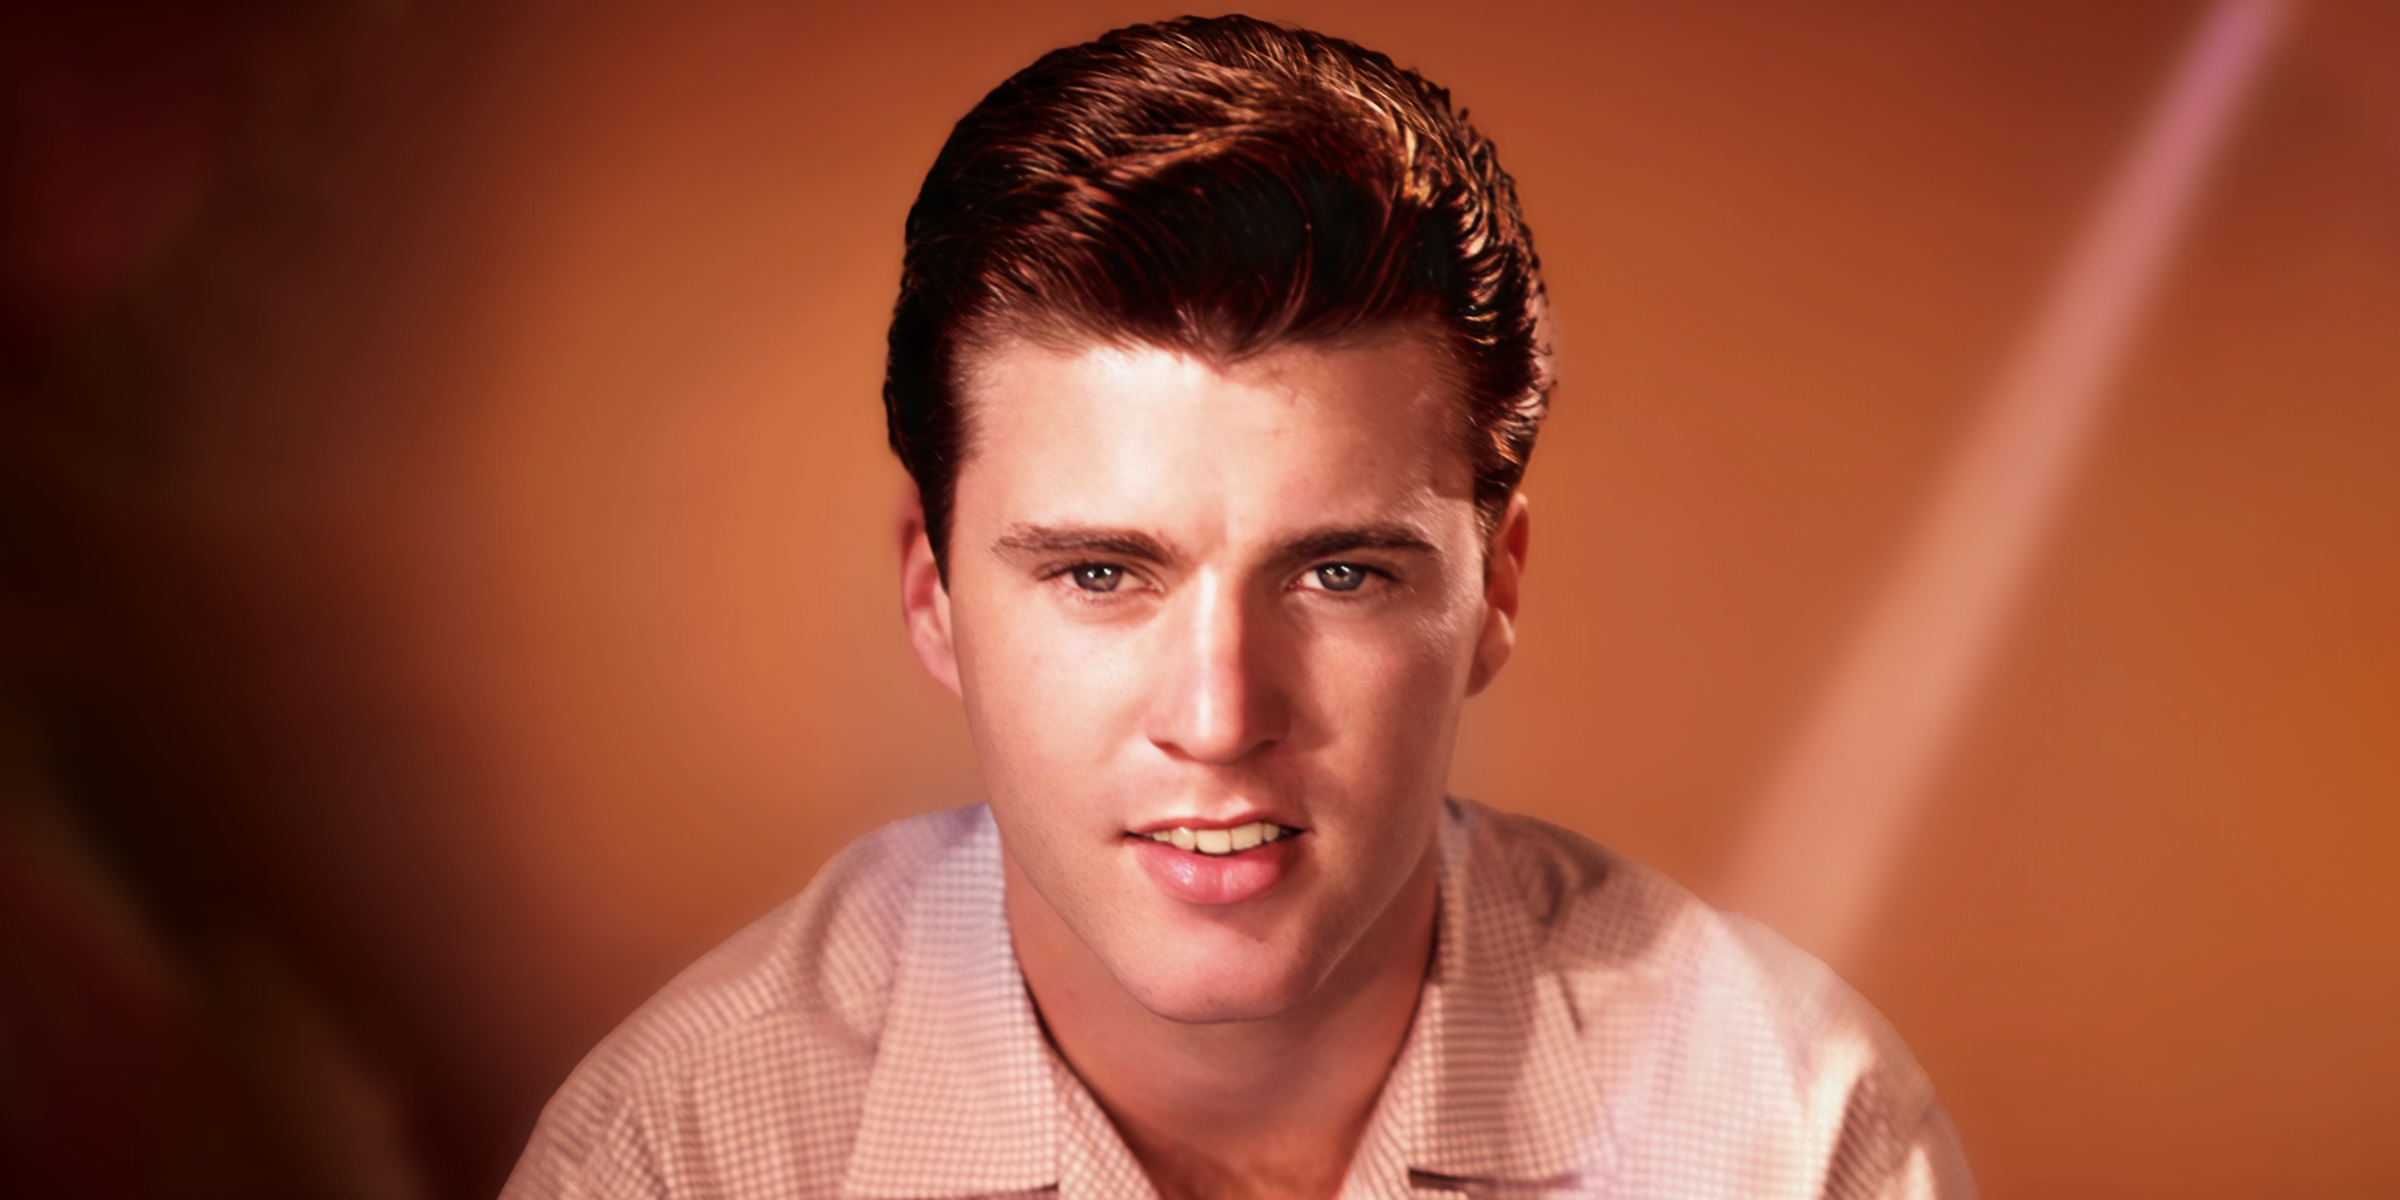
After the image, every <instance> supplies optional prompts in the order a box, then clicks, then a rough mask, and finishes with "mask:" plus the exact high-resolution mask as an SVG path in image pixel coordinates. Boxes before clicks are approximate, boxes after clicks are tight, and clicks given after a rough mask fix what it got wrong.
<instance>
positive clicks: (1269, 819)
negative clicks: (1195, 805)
mask: <svg viewBox="0 0 2400 1200" xmlns="http://www.w3.org/2000/svg"><path fill="white" fill-rule="evenodd" d="M1253 823H1256V824H1261V825H1280V826H1282V827H1284V828H1285V829H1298V828H1300V826H1298V825H1295V824H1293V823H1292V822H1290V821H1286V820H1284V819H1282V818H1281V817H1273V816H1268V815H1266V814H1263V813H1246V814H1243V815H1241V816H1236V817H1166V818H1163V819H1161V820H1157V821H1150V822H1146V823H1144V824H1140V825H1135V826H1132V827H1130V828H1128V829H1127V830H1126V831H1125V832H1127V833H1130V834H1133V835H1135V836H1137V837H1148V836H1150V835H1151V834H1154V833H1165V832H1167V831H1169V830H1174V829H1192V830H1200V829H1232V828H1235V827H1237V826H1242V825H1249V824H1253Z"/></svg>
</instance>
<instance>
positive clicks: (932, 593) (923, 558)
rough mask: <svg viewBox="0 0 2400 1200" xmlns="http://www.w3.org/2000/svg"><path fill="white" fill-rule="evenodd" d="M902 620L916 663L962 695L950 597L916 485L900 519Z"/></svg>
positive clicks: (906, 497) (902, 508) (905, 498)
mask: <svg viewBox="0 0 2400 1200" xmlns="http://www.w3.org/2000/svg"><path fill="white" fill-rule="evenodd" d="M898 524H899V530H898V532H899V541H900V619H901V620H902V621H903V622H905V623H906V624H907V626H908V640H909V643H910V644H911V645H913V646H915V647H916V651H917V661H918V662H919V663H922V664H924V667H925V673H926V674H928V675H931V676H933V679H934V682H936V683H939V684H941V685H942V686H943V687H946V688H948V689H950V694H951V695H953V696H956V695H959V694H960V692H959V686H958V651H957V647H956V644H955V643H954V642H953V640H952V638H951V636H950V592H949V589H948V588H946V587H944V586H943V583H942V572H941V565H940V563H939V562H937V561H936V560H935V558H934V556H933V543H932V541H931V540H930V539H929V538H928V537H927V536H926V532H925V506H924V504H923V502H922V501H921V500H919V498H918V496H917V489H916V487H915V486H914V485H913V484H912V485H911V486H910V487H909V489H908V494H907V495H906V496H905V497H903V498H902V500H901V504H900V519H899V522H898Z"/></svg>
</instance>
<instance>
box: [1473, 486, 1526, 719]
mask: <svg viewBox="0 0 2400 1200" xmlns="http://www.w3.org/2000/svg"><path fill="white" fill-rule="evenodd" d="M1530 514H1531V504H1530V502H1529V501H1527V500H1526V498H1525V493H1523V492H1517V493H1515V494H1513V495H1511V496H1510V497H1509V498H1508V509H1507V511H1506V512H1504V513H1503V514H1501V517H1500V523H1499V526H1498V527H1497V528H1495V529H1493V530H1492V542H1491V546H1490V547H1489V549H1488V551H1487V552H1486V554H1485V555H1484V568H1483V633H1482V636H1481V637H1480V638H1479V639H1478V640H1477V642H1476V644H1475V663H1474V666H1473V667H1472V668H1470V669H1469V670H1468V672H1467V694H1468V695H1470V696H1472V695H1475V694H1476V693H1478V692H1481V691H1482V690H1483V689H1485V688H1487V687H1490V686H1491V683H1492V680H1493V679H1495V678H1498V677H1499V674H1500V668H1501V667H1503V666H1506V665H1507V663H1508V656H1509V654H1510V653H1511V652H1512V651H1514V650H1515V649H1516V648H1517V603H1518V601H1519V600H1520V599H1521V598H1522V588H1523V584H1524V580H1525V552H1526V549H1527V547H1528V545H1529V543H1530V542H1531V540H1532V535H1533V525H1532V516H1531V515H1530Z"/></svg>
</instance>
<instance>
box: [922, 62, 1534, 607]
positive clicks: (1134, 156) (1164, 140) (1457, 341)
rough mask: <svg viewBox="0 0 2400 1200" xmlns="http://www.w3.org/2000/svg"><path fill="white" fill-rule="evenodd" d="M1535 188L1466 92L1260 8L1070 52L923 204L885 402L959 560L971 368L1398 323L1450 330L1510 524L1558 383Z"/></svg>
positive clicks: (1208, 346)
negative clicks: (1058, 342) (1009, 356)
mask: <svg viewBox="0 0 2400 1200" xmlns="http://www.w3.org/2000/svg"><path fill="white" fill-rule="evenodd" d="M1542 305H1543V298H1542V285H1541V277H1540V266H1539V262H1538V260H1537V259H1536V258H1535V257H1534V253H1533V244H1532V240H1531V236H1530V234H1529V232H1528V231H1527V230H1526V228H1525V224H1524V222H1523V220H1522V219H1521V218H1520V217H1519V215H1518V212H1517V197H1516V186H1515V184H1514V182H1513V181H1511V180H1510V179H1509V177H1508V174H1507V173H1506V172H1505V171H1502V170H1501V169H1500V164H1499V160H1498V157H1497V156H1496V155H1495V154H1494V152H1493V149H1492V144H1491V142H1489V141H1488V140H1486V139H1485V138H1484V137H1483V136H1482V135H1480V134H1478V133H1476V132H1475V130H1474V128H1473V127H1472V126H1470V125H1468V124H1467V122H1466V115H1465V114H1464V113H1463V112H1459V111H1456V110H1454V109H1452V108H1451V106H1450V96H1449V93H1448V92H1446V91H1444V90H1442V89H1441V88H1438V87H1435V86H1434V85H1432V84H1430V83H1427V82H1426V81H1425V80H1424V79H1423V78H1422V77H1420V76H1418V75H1417V74H1416V73H1415V72H1414V71H1407V70H1403V69H1401V68H1399V67H1397V66H1394V65H1393V64H1392V61H1391V60H1390V59H1389V58H1386V57H1384V56H1383V55H1381V54H1377V53H1375V52H1374V51H1371V50H1367V49H1364V48H1361V47H1359V46H1357V45H1354V44H1352V43H1350V42H1346V41H1343V40H1341V39H1339V38H1330V37H1325V36H1323V35H1321V34H1315V33H1310V32H1308V31H1306V30H1301V29H1291V28H1286V27H1283V26H1279V25H1273V24H1269V23H1267V22H1264V21H1259V20H1255V19H1252V18H1249V17H1240V16H1229V17H1216V18H1206V19H1203V18H1197V17H1185V18H1182V19H1180V20H1175V21H1168V22H1164V23H1162V24H1156V25H1136V26H1133V27H1131V28H1127V29H1119V30H1117V31H1115V32H1113V33H1109V34H1107V35H1105V36H1103V37H1101V38H1100V39H1098V40H1097V41H1093V42H1088V43H1086V44H1084V45H1081V46H1073V47H1069V48H1067V49H1064V50H1056V51H1052V52H1051V53H1049V54H1046V55H1044V56H1042V58H1041V60H1040V61H1038V62H1036V63H1034V64H1033V65H1032V66H1030V67H1027V68H1026V69H1025V70H1023V71H1020V72H1018V73H1017V75H1016V76H1015V77H1014V78H1011V79H1010V80H1009V81H1008V82H1006V83H1003V84H1001V85H1000V86H999V87H998V88H995V89H993V91H992V93H991V94H990V95H988V96H985V97H984V98H983V102H982V103H980V104H978V105H976V106H975V109H974V111H972V112H970V113H968V114H967V115H966V116H965V117H964V118H963V119H961V120H960V121H959V123H958V126H957V128H956V129H954V130H952V131H951V134H950V140H949V141H948V142H947V143H945V144H944V145H943V147H942V152H941V155H940V156H939V157H938V158H936V159H935V160H934V164H933V169H932V170H931V171H929V172H928V173H927V174H926V177H925V186H924V188H923V190H921V191H920V192H919V193H918V194H917V202H916V204H915V206H913V207H912V208H910V209H909V213H908V230H907V253H906V257H905V259H904V261H903V265H902V270H901V276H900V300H899V303H898V305H897V306H896V307H895V310H894V312H893V314H892V328H891V338H890V355H889V358H888V360H887V363H886V369H885V376H884V387H883V400H884V415H885V419H886V421H887V422H888V427H889V432H890V436H891V443H892V450H893V451H894V452H895V453H897V454H898V455H899V456H900V461H901V463H902V464H903V465H905V466H906V467H907V468H908V472H909V474H910V475H911V476H913V477H914V478H915V479H916V481H917V488H918V491H919V493H920V495H921V496H922V497H923V500H924V505H925V524H926V532H927V534H928V536H929V537H930V539H931V541H932V544H933V550H934V554H935V556H936V558H937V561H943V562H945V564H946V558H947V541H948V534H949V524H950V506H951V498H952V491H953V487H954V484H955V482H956V478H957V473H958V469H959V467H960V466H961V465H962V463H963V462H964V459H965V455H966V452H967V449H968V447H967V441H968V434H969V431H968V429H967V423H966V420H965V414H963V413H962V412H961V411H960V406H959V405H958V403H957V399H956V391H957V373H958V369H959V366H960V359H961V358H962V357H963V355H964V353H965V352H967V351H971V350H973V349H974V348H976V347H977V346H978V345H981V344H985V343H988V342H989V341H991V340H993V339H995V338H997V337H999V336H1002V335H1006V334H1009V333H1033V332H1037V331H1038V332H1045V333H1068V334H1089V335H1096V336H1098V337H1102V338H1106V339H1111V340H1119V341H1129V342H1138V343H1147V344H1152V345H1158V346H1163V347H1168V348H1174V349H1181V350H1187V351H1191V352H1194V353H1203V354H1207V355H1210V356H1214V357H1217V358H1220V359H1231V358H1239V357H1241V356H1243V355H1246V354H1252V353H1256V352H1258V351H1260V350H1264V349H1267V348H1269V347H1272V346H1275V345H1277V344H1280V343H1285V342H1290V341H1295V340H1302V341H1305V340H1326V339H1331V338H1336V337H1339V336H1342V335H1343V334H1346V333H1352V332H1359V331H1364V330H1367V329H1370V328H1373V327H1375V326H1378V325H1385V324H1391V323H1395V322H1423V323H1425V325H1426V327H1427V328H1428V329H1431V330H1438V331H1439V333H1440V335H1441V338H1442V341H1443V342H1444V343H1445V344H1446V349H1447V350H1448V351H1449V353H1450V355H1451V356H1452V358H1453V359H1454V360H1455V361H1456V363H1457V364H1458V367H1459V378H1460V382H1461V383H1462V384H1463V391H1464V393H1465V408H1466V420H1465V421H1464V422H1463V428H1464V431H1465V435H1466V447H1465V448H1466V453H1467V456H1468V461H1469V462H1470V464H1472V466H1473V468H1474V471H1475V502H1476V506H1477V508H1478V510H1479V511H1480V512H1481V514H1482V516H1483V518H1484V520H1485V522H1486V524H1487V526H1488V525H1489V524H1490V523H1492V522H1494V521H1496V520H1497V519H1498V517H1499V515H1500V513H1501V512H1502V510H1503V509H1505V508H1506V506H1507V504H1508V498H1509V495H1510V494H1511V493H1512V492H1513V491H1514V490H1515V489H1516V486H1517V483H1518V481H1519V480H1520V479H1522V478H1523V476H1524V473H1525V462H1526V459H1527V457H1528V456H1529V455H1531V454H1532V452H1533V441H1534V435H1535V433H1536V432H1537V430H1538V429H1539V428H1540V425H1541V419H1542V414H1543V412H1544V409H1545V405H1546V403H1547V396H1548V393H1549V386H1550V372H1549V353H1548V347H1547V346H1545V345H1542V344H1541V343H1540V338H1541V336H1542V334H1541V331H1540V329H1539V326H1540V325H1541V309H1542Z"/></svg>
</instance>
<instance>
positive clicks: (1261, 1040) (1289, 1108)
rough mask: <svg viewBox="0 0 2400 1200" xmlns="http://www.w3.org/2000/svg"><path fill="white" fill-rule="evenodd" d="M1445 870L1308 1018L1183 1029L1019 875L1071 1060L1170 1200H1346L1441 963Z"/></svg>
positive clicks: (1020, 923) (1049, 999)
mask: <svg viewBox="0 0 2400 1200" xmlns="http://www.w3.org/2000/svg"><path fill="white" fill-rule="evenodd" d="M1435 880H1436V868H1435V855H1434V853H1433V851H1432V850H1431V849H1430V848H1429V849H1428V851H1427V853H1426V856H1425V858H1424V860H1423V861H1422V862H1420V863H1419V864H1418V867H1417V870H1416V871H1415V872H1414V873H1413V874H1412V875H1411V876H1410V878H1409V882H1408V884H1407V886H1405V887H1404V888H1402V889H1401V892H1400V894H1399V895H1398V896H1397V897H1395V898H1394V899H1393V901H1392V903H1391V905H1390V907H1389V908H1387V909H1386V910H1385V912H1384V914H1383V915H1382V917H1381V918H1379V919H1378V920H1377V922H1376V924H1375V925H1374V926H1373V927H1372V928H1370V929H1369V931H1368V932H1367V934H1366V936H1364V937H1362V938H1361V939H1360V940H1359V944H1358V945H1357V946H1355V947H1353V948H1352V949H1351V951H1350V952H1349V953H1348V954H1347V955H1346V956H1345V957H1344V958H1343V960H1342V962H1341V963H1340V965H1339V966H1337V967H1336V968H1335V970H1334V972H1333V974H1332V975H1330V976H1328V977H1327V979H1326V980H1325V982H1324V984H1323V985H1321V986H1320V987H1318V988H1317V989H1316V991H1314V992H1312V993H1311V994H1310V995H1309V997H1308V998H1307V999H1306V1000H1304V1001H1302V1002H1301V1003H1300V1004H1298V1005H1297V1006H1295V1007H1293V1008H1291V1009H1288V1010H1286V1011H1284V1012H1281V1013H1278V1014H1276V1015H1274V1016H1272V1017H1267V1018H1264V1019H1260V1020H1249V1021H1221V1022H1186V1021H1172V1020H1168V1019H1167V1018H1164V1017H1161V1016H1159V1015H1158V1014H1156V1013H1153V1012H1151V1011H1150V1010H1149V1009H1147V1008H1144V1007H1143V1006H1142V1005H1141V1003H1140V1002H1139V1001H1137V1000H1135V999H1134V997H1133V996H1132V995H1131V994H1130V993H1128V992H1127V991H1126V990H1125V989H1124V988H1123V987H1122V986H1121V985H1119V984H1118V983H1117V981H1116V979H1115V977H1114V976H1112V975H1111V974H1109V972H1108V969H1107V967H1106V966H1105V965H1104V964H1103V963H1101V962H1100V960H1099V959H1098V958H1097V957H1096V956H1095V955H1093V954H1092V952H1091V950H1090V949H1089V947H1087V946H1085V945H1084V943H1083V941H1082V940H1081V939H1080V938H1078V937H1077V936H1076V935H1075V934H1074V933H1073V932H1072V931H1071V930H1069V929H1068V928H1067V927H1066V925H1065V924H1064V922H1063V921H1061V920H1060V918H1059V917H1058V914H1057V913H1056V912H1055V911H1053V910H1052V909H1051V908H1050V906H1049V904H1048V903H1047V902H1046V901H1044V900H1043V899H1042V897H1041V895H1040V894H1039V893H1038V892H1036V891H1035V890H1034V889H1033V887H1032V885H1031V884H1030V883H1028V882H1027V881H1026V880H1025V878H1024V876H1023V875H1022V874H1020V873H1019V871H1018V870H1017V867H1016V864H1015V863H1014V862H1013V861H1011V862H1009V864H1008V914H1009V925H1010V930H1011V933H1012V934H1013V935H1014V937H1015V941H1016V946H1017V958H1018V963H1019V965H1020V967H1021V969H1022V970H1023V972H1024V975H1025V983H1026V987H1027V988H1028V990H1030V991H1031V992H1032V994H1033V1000H1034V1005H1035V1007H1036V1008H1037V1009H1039V1010H1040V1012H1041V1015H1042V1022H1043V1025H1044V1027H1045V1028H1046V1029H1047V1031H1048V1032H1049V1035H1050V1040H1051V1042H1052V1043H1053V1044H1054V1045H1056V1046H1057V1047H1058V1051H1059V1054H1060V1055H1061V1056H1062V1057H1064V1058H1065V1059H1066V1061H1067V1065H1068V1066H1069V1067H1071V1068H1073V1069H1074V1071H1075V1074H1076V1075H1077V1077H1079V1078H1080V1079H1082V1081H1083V1083H1084V1086H1085V1087H1086V1088H1088V1089H1090V1091H1091V1093H1092V1095H1093V1097H1094V1098H1095V1099H1097V1100H1098V1101H1099V1103H1100V1106H1101V1108H1103V1109H1104V1110H1106V1111H1107V1113H1108V1115H1109V1118H1110V1119H1111V1120H1112V1121H1113V1122H1114V1123H1115V1125H1116V1127H1117V1132H1118V1133H1119V1135H1121V1136H1122V1137H1123V1138H1124V1139H1125V1143H1126V1146H1127V1147H1128V1148H1129V1149H1131V1150H1132V1151H1133V1154H1134V1157H1135V1158H1136V1159H1137V1160H1139V1161H1140V1162H1141V1165H1142V1167H1143V1169H1144V1171H1145V1172H1146V1173H1147V1174H1148V1175H1149V1177H1150V1180H1151V1183H1152V1184H1153V1185H1154V1186H1155V1187H1156V1188H1157V1189H1158V1192H1159V1195H1160V1196H1161V1197H1162V1198H1163V1200H1187V1198H1189V1200H1197V1198H1199V1197H1210V1198H1212V1200H1214V1198H1224V1200H1253V1198H1256V1200H1267V1198H1274V1200H1300V1198H1308V1200H1322V1198H1325V1197H1331V1196H1333V1195H1335V1194H1336V1193H1338V1192H1339V1191H1340V1190H1341V1186H1342V1181H1343V1178H1344V1177H1345V1176H1346V1175H1347V1173H1348V1170H1349V1165H1350V1159H1351V1156H1352V1154H1353V1153H1354V1152H1355V1151H1356V1150H1357V1148H1358V1143H1359V1140H1360V1138H1361V1137H1362V1136H1363V1135H1364V1134H1365V1132H1366V1128H1367V1122H1368V1120H1369V1119H1370V1118H1371V1117H1372V1116H1373V1114H1374V1109H1375V1102H1376V1098H1377V1097H1378V1096H1379V1095H1380V1094H1381V1093H1382V1090H1383V1083H1384V1079H1385V1077H1386V1076H1388V1075H1389V1074H1390V1073H1391V1068H1392V1064H1393V1061H1394V1060H1395V1059H1396V1058H1398V1057H1399V1053H1400V1049H1401V1045H1402V1043H1404V1042H1405V1041H1406V1040H1407V1038H1408V1029H1409V1022H1410V1021H1411V1019H1412V1018H1413V1016H1414V1015H1415V1012H1416V1006H1417V997H1418V994H1419V993H1420V992H1421V991H1422V990H1423V986H1424V981H1425V973H1426V970H1427V967H1428V965H1429V964H1430V962H1431V959H1432V952H1433V926H1434V910H1435V907H1436V892H1437V886H1436V882H1435Z"/></svg>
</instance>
